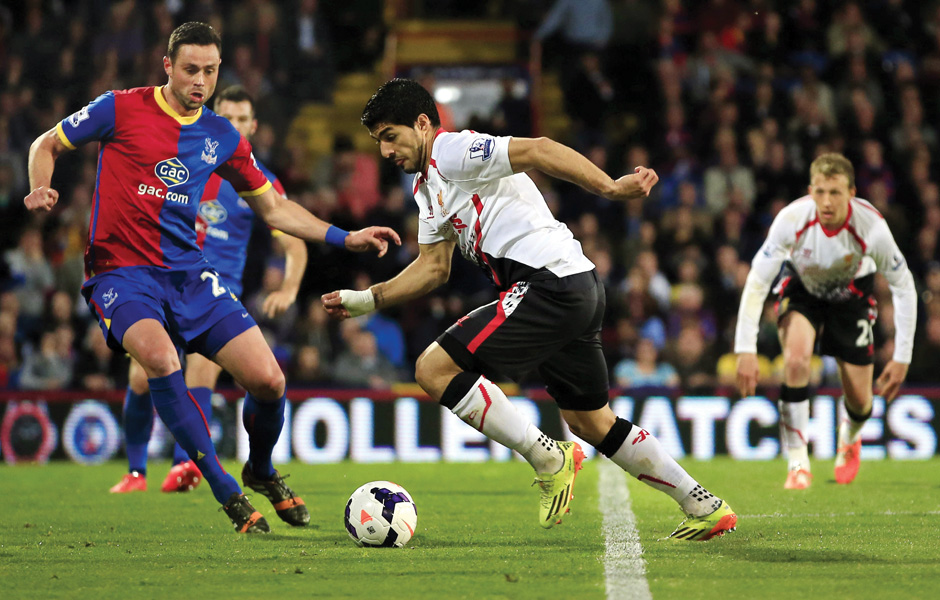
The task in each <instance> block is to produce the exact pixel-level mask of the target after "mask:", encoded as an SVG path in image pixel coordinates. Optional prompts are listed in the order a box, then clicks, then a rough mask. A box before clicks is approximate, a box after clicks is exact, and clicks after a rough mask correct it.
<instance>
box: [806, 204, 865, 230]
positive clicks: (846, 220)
mask: <svg viewBox="0 0 940 600" xmlns="http://www.w3.org/2000/svg"><path fill="white" fill-rule="evenodd" d="M851 218H852V203H851V202H849V210H848V213H847V214H846V215H845V221H844V222H843V223H842V225H839V226H838V227H836V228H835V229H826V226H825V225H823V224H822V223H821V222H820V221H819V213H818V212H817V213H816V222H817V223H819V228H820V229H822V230H823V233H825V234H826V237H834V236H836V235H838V234H839V232H840V231H842V230H843V229H846V228H847V227H849V219H851ZM856 238H857V236H856Z"/></svg>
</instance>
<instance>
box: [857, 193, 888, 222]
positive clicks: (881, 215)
mask: <svg viewBox="0 0 940 600" xmlns="http://www.w3.org/2000/svg"><path fill="white" fill-rule="evenodd" d="M852 200H855V201H856V202H858V205H859V206H861V207H862V208H867V209H868V210H870V211H871V212H873V213H875V214H876V215H878V216H879V217H881V218H882V219H884V218H885V217H884V215H883V214H881V212H880V211H879V210H878V209H877V208H875V207H874V206H872V205H871V204H869V203H867V202H860V201H859V199H858V198H852ZM850 202H851V200H850Z"/></svg>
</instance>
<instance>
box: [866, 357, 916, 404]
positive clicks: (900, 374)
mask: <svg viewBox="0 0 940 600" xmlns="http://www.w3.org/2000/svg"><path fill="white" fill-rule="evenodd" d="M908 367H910V365H907V364H904V363H901V362H896V361H893V360H889V361H888V364H886V365H885V368H884V370H883V371H882V372H881V375H880V376H879V377H878V380H877V381H875V387H876V389H877V390H878V393H879V394H881V396H882V397H883V398H884V399H885V402H891V401H892V400H894V399H895V398H896V397H897V395H898V392H899V391H900V389H901V384H902V383H904V380H905V379H907V369H908Z"/></svg>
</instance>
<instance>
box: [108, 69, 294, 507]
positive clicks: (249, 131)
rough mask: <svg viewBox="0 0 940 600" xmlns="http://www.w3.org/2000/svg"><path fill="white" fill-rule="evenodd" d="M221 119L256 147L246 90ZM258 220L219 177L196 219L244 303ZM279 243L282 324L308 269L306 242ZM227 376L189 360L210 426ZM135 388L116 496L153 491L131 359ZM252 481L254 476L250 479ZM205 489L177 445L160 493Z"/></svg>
mask: <svg viewBox="0 0 940 600" xmlns="http://www.w3.org/2000/svg"><path fill="white" fill-rule="evenodd" d="M215 112H216V113H217V114H218V115H220V116H222V117H225V118H226V119H228V120H229V122H230V123H231V124H232V126H233V127H235V129H236V130H237V131H238V133H240V134H242V135H243V136H244V137H245V138H246V139H248V140H249V141H250V140H251V136H252V135H254V133H255V131H256V130H257V129H258V120H257V119H256V118H255V110H254V101H253V100H252V98H251V96H250V95H249V94H248V92H246V91H245V89H244V88H242V87H241V86H231V87H228V88H226V89H225V90H224V91H222V92H221V93H220V94H216V96H215ZM256 164H257V166H258V168H259V169H261V172H262V173H264V175H265V176H266V177H267V178H268V181H270V182H271V185H272V186H274V189H275V190H276V191H277V192H278V193H279V194H281V195H282V196H284V195H286V194H285V193H284V188H283V187H282V186H281V183H280V181H278V179H277V177H275V175H274V174H273V173H272V172H271V171H270V170H268V169H267V167H265V166H264V165H263V164H262V163H261V162H260V161H256ZM254 221H255V213H254V211H252V210H251V207H250V206H248V203H247V202H245V200H244V199H243V198H242V197H240V196H239V195H238V193H237V192H235V188H233V187H232V184H230V183H229V182H228V181H226V180H224V179H222V178H221V177H220V176H219V175H217V174H213V175H212V176H211V177H210V178H209V181H208V183H207V184H206V188H205V191H204V192H203V195H202V200H201V201H200V203H199V214H198V215H197V217H196V231H197V234H198V238H197V241H198V243H199V245H200V246H201V247H202V252H203V254H204V255H205V257H206V260H207V261H209V264H211V265H212V266H213V268H215V270H216V272H217V273H218V274H219V275H220V276H221V278H222V281H224V282H225V285H226V287H227V288H228V290H229V291H230V292H231V293H233V294H235V296H237V297H239V298H240V297H241V296H242V274H243V272H244V270H245V259H246V257H247V248H248V240H249V238H250V237H251V230H252V226H253V224H254ZM272 235H273V237H274V239H276V240H277V242H278V243H279V245H280V246H281V248H282V249H283V251H284V255H285V259H286V260H285V266H284V271H285V275H284V282H283V283H282V284H281V287H280V289H278V290H275V291H274V292H272V293H271V294H269V295H268V297H267V298H265V300H264V303H263V305H262V307H261V308H262V311H263V312H264V313H265V314H266V315H267V316H268V317H275V316H277V315H279V314H281V313H283V312H284V311H285V310H287V309H288V308H289V307H290V305H291V304H293V303H294V301H295V300H296V299H297V292H298V290H299V289H300V281H301V279H302V278H303V274H304V269H306V267H307V246H306V244H304V242H303V240H300V239H298V238H295V237H293V236H290V235H286V234H283V233H281V232H279V231H273V232H272ZM221 373H222V369H221V367H219V365H217V364H215V363H214V362H212V361H211V360H209V359H208V358H206V357H204V356H202V355H201V354H196V353H193V354H188V355H187V356H186V374H185V380H186V385H187V386H189V391H190V393H191V394H192V395H193V398H195V399H196V402H197V403H198V404H199V408H201V409H202V413H203V414H204V415H205V417H206V421H207V422H210V423H211V422H212V390H213V388H215V384H216V382H217V381H218V379H219V375H220V374H221ZM128 380H129V384H128V387H127V393H126V395H125V397H124V441H125V448H126V449H127V462H128V472H127V474H126V475H124V477H123V478H121V481H119V482H118V483H117V484H116V485H114V486H113V487H112V488H111V492H112V493H127V492H136V491H146V490H147V446H148V444H149V442H150V435H151V432H152V430H153V402H152V401H151V400H150V388H149V386H148V385H147V373H146V372H144V370H143V368H142V367H141V366H140V364H139V363H138V362H137V361H135V360H134V359H131V365H130V372H129V376H128ZM244 477H251V474H250V473H245V474H243V478H244ZM200 481H202V473H201V472H200V471H199V467H197V466H196V463H195V462H194V461H193V460H192V459H191V458H189V456H188V455H187V454H186V450H184V449H183V447H182V446H180V445H179V443H175V444H174V445H173V467H172V468H171V469H170V472H169V473H167V476H166V478H165V479H164V481H163V485H161V486H160V490H161V491H163V492H188V491H190V490H193V489H195V488H196V487H197V486H198V485H199V483H200ZM291 494H292V492H290V491H289V490H282V491H281V492H280V493H279V494H277V495H279V496H283V497H288V498H289V497H290V496H291Z"/></svg>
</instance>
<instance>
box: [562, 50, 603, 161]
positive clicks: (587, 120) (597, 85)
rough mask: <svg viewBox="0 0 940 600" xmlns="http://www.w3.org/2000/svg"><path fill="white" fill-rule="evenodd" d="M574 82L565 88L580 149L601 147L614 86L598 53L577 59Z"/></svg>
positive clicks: (568, 107) (573, 75) (568, 109)
mask: <svg viewBox="0 0 940 600" xmlns="http://www.w3.org/2000/svg"><path fill="white" fill-rule="evenodd" d="M576 65H577V66H576V70H575V71H574V73H573V74H572V76H571V80H570V81H569V82H568V83H567V84H566V85H564V87H563V91H564V95H565V112H566V113H567V114H568V115H569V116H570V117H571V119H572V120H573V121H574V126H575V131H576V133H575V135H576V137H577V138H578V142H579V145H580V146H581V147H582V148H583V147H586V146H594V145H601V144H603V143H604V142H605V140H606V139H607V136H606V131H605V128H604V124H605V120H606V118H607V116H608V115H609V114H610V111H611V110H612V107H613V102H614V86H613V84H612V83H611V82H610V78H609V77H608V76H607V74H606V73H605V72H604V69H603V66H602V64H601V58H600V56H599V55H598V54H597V53H596V52H585V53H583V54H581V56H580V57H579V58H578V59H577V62H576Z"/></svg>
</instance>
